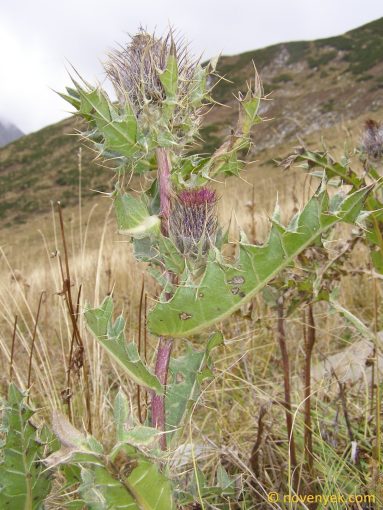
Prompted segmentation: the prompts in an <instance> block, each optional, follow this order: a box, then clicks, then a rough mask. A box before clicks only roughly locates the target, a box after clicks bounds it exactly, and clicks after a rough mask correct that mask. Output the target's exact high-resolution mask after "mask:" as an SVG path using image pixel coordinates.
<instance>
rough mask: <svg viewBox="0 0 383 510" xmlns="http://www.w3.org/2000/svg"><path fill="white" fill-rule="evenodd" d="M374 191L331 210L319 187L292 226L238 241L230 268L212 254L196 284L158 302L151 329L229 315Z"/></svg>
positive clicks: (169, 329)
mask: <svg viewBox="0 0 383 510" xmlns="http://www.w3.org/2000/svg"><path fill="white" fill-rule="evenodd" d="M370 190H371V187H366V188H363V189H361V190H358V191H356V192H354V193H352V194H350V195H347V196H346V197H345V198H344V197H343V198H342V200H341V201H340V202H339V203H337V207H336V209H335V210H331V211H330V210H329V198H328V195H327V191H325V190H320V191H319V192H318V193H316V194H315V195H314V196H313V197H312V198H311V200H310V201H309V202H308V204H307V205H306V207H305V208H304V209H303V211H302V212H301V214H299V215H298V216H297V217H296V218H295V219H294V221H292V222H291V223H290V225H289V227H288V228H284V227H282V226H278V225H275V224H274V225H273V226H272V228H271V231H270V235H269V239H268V242H267V243H266V244H264V245H263V246H255V245H251V244H244V243H239V258H238V260H237V261H236V263H235V264H233V265H232V266H223V265H222V264H220V262H219V261H217V260H216V259H214V258H210V260H209V261H208V263H207V267H206V270H205V273H204V275H203V277H202V279H201V281H200V282H198V284H196V285H191V284H190V283H187V284H184V285H182V284H180V285H179V286H178V288H177V290H176V292H175V293H174V296H173V297H172V298H171V300H170V301H168V302H164V303H158V304H157V305H156V306H155V307H154V309H153V310H152V311H151V312H150V313H149V317H148V326H149V329H150V331H151V332H152V333H154V334H156V335H159V336H160V335H162V336H172V337H176V338H181V337H186V336H190V335H194V334H196V333H199V332H201V331H203V330H204V329H206V328H209V327H211V326H213V325H214V324H216V323H217V322H220V321H222V320H223V319H225V318H226V317H228V316H230V315H231V314H232V313H233V312H235V311H236V310H238V309H239V308H240V307H241V306H242V305H244V304H245V303H247V302H248V301H249V300H250V299H252V298H253V296H254V295H255V294H256V293H257V292H259V291H260V290H261V289H262V288H263V287H264V286H265V285H267V283H268V282H270V281H271V280H272V279H273V278H275V276H277V275H278V273H280V272H281V271H282V270H283V269H284V268H285V267H287V266H289V265H290V264H292V262H293V261H294V259H295V257H296V256H297V255H299V253H301V252H302V251H303V250H304V249H306V248H307V247H308V246H310V245H312V244H313V243H314V242H315V241H316V240H317V239H318V238H320V236H321V235H322V234H323V233H324V232H326V231H327V230H328V229H329V228H330V227H331V226H333V225H335V224H336V223H337V222H339V221H354V220H355V218H356V217H357V215H358V214H359V213H360V211H361V208H362V206H363V203H364V200H365V198H366V196H367V194H368V193H369V191H370ZM334 203H335V202H334V201H332V204H334Z"/></svg>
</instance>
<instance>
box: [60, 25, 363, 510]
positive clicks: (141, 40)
mask: <svg viewBox="0 0 383 510" xmlns="http://www.w3.org/2000/svg"><path fill="white" fill-rule="evenodd" d="M105 70H106V73H107V76H108V77H109V78H110V80H111V82H112V84H113V86H114V89H115V91H116V95H117V99H118V100H117V102H114V101H112V100H111V99H110V98H109V97H108V95H107V94H106V92H105V91H103V90H102V89H101V88H100V87H92V86H91V85H89V84H87V83H85V82H83V81H82V82H81V83H79V82H78V81H76V80H73V83H74V87H70V88H68V89H67V93H66V94H62V96H63V97H64V98H65V99H66V100H67V101H68V102H70V103H71V104H72V105H73V106H74V107H75V108H76V110H77V111H78V114H79V115H80V116H81V117H83V118H84V119H85V121H86V122H87V123H88V126H89V130H88V131H86V132H84V133H82V135H83V137H84V138H85V139H86V140H87V142H88V143H90V144H93V145H94V147H95V148H96V150H97V151H98V153H99V155H100V157H102V158H104V159H105V160H107V161H108V162H109V165H110V166H112V167H113V168H114V170H115V173H116V186H115V190H114V191H113V192H112V193H111V194H110V197H111V199H112V200H113V202H114V206H115V212H116V220H117V227H118V231H119V232H120V234H121V235H124V236H127V237H128V238H129V240H130V241H131V243H132V247H133V251H134V254H135V256H136V258H137V259H138V260H141V261H145V262H146V263H147V270H148V272H149V273H150V275H151V276H152V277H154V278H155V279H156V280H157V282H158V283H159V285H160V286H161V289H162V290H161V293H160V295H159V296H158V299H157V302H156V304H155V305H154V307H153V308H152V309H151V310H150V312H149V316H148V328H149V331H150V333H151V334H153V335H155V336H157V337H158V347H157V354H156V362H155V367H154V370H152V369H151V368H150V367H148V366H147V365H146V363H145V362H144V361H143V360H142V359H141V357H140V353H139V352H138V349H137V346H136V344H135V343H134V342H126V340H125V337H124V319H123V317H122V316H119V317H118V318H117V319H115V320H114V319H113V300H112V298H111V297H107V298H106V299H105V300H104V302H103V303H102V305H101V306H100V307H98V308H94V309H92V308H90V307H88V308H87V310H86V312H85V318H86V321H87V324H88V327H89V329H90V330H91V332H92V333H93V334H94V336H95V338H96V340H97V341H98V342H99V343H100V344H101V345H102V346H103V347H104V348H105V349H106V350H107V351H108V352H109V354H110V355H111V356H112V357H113V358H114V360H115V361H116V362H117V363H118V364H119V365H120V366H121V367H122V368H123V369H124V370H125V371H126V373H127V374H128V376H130V377H131V378H132V379H133V380H134V381H135V382H136V383H137V384H139V385H140V386H142V387H144V388H146V389H147V390H149V392H150V393H151V416H150V421H149V420H148V421H147V423H146V424H145V427H148V428H149V429H150V431H151V433H152V435H153V437H155V438H156V440H157V439H158V443H157V442H156V446H153V445H152V450H151V455H152V456H153V455H154V456H157V457H158V458H159V459H160V460H162V461H163V460H164V458H163V457H161V456H160V455H159V454H158V451H157V450H156V447H158V446H160V449H161V450H167V449H169V448H173V447H174V446H175V442H176V439H177V437H178V436H179V434H178V433H179V432H180V431H182V426H183V424H184V422H185V418H186V416H187V414H188V410H189V407H190V402H191V401H193V400H195V399H196V397H197V396H198V393H199V390H200V384H201V381H203V380H204V379H205V378H206V377H211V376H212V351H213V349H214V348H215V347H218V346H219V345H221V344H222V343H223V335H222V333H221V332H220V331H219V329H218V325H219V324H221V323H222V321H224V320H225V319H226V318H228V317H229V316H230V315H231V314H232V313H233V312H235V311H236V310H238V309H239V308H241V306H243V305H244V304H246V303H247V302H249V301H250V300H251V299H252V298H253V296H254V295H256V293H258V292H259V291H260V290H262V289H263V288H264V287H265V286H266V285H267V284H268V283H269V282H271V281H272V280H274V279H275V278H276V276H277V275H278V274H279V273H280V272H281V271H283V270H284V269H285V268H287V267H290V266H291V265H293V264H294V260H295V258H296V257H297V256H298V255H299V254H300V253H302V252H303V251H304V250H305V249H307V248H308V247H309V246H310V245H312V244H313V243H315V242H318V240H319V239H320V238H321V236H322V235H323V234H324V233H325V232H327V231H328V230H329V229H331V228H332V227H333V226H334V225H335V224H336V223H338V222H340V221H344V222H348V223H354V222H355V221H357V219H358V217H359V215H360V213H361V209H362V206H363V203H364V201H365V200H366V197H367V195H368V193H369V191H370V188H369V187H367V186H359V187H358V188H357V189H355V190H353V192H352V193H349V194H337V195H335V196H333V197H331V198H330V197H329V195H328V193H327V190H326V179H323V180H322V183H321V184H320V185H319V187H318V191H317V192H316V193H315V195H314V196H313V197H312V198H311V199H310V201H309V202H308V203H307V204H306V205H305V207H304V208H303V210H302V211H301V212H299V213H297V214H296V215H295V216H294V217H293V218H292V219H291V221H290V223H289V224H288V225H287V226H285V225H283V224H282V223H281V221H280V219H279V217H278V215H277V214H275V215H274V217H273V219H272V227H271V230H270V234H269V238H268V240H267V242H266V243H264V244H263V245H253V244H251V243H249V242H248V241H247V240H246V238H245V237H243V238H242V239H241V240H240V241H239V242H237V243H236V256H234V257H232V258H227V257H226V256H225V255H224V253H225V252H224V251H223V248H224V245H225V244H227V243H228V239H227V236H226V235H225V234H223V233H222V228H221V227H220V226H219V221H218V216H217V202H218V200H219V197H218V195H217V193H216V191H215V190H214V188H213V186H212V183H213V182H214V181H215V180H220V179H223V178H225V177H226V176H238V175H239V174H240V172H241V170H242V169H243V168H244V167H245V166H246V163H245V162H244V161H242V160H241V159H240V155H241V154H243V153H244V152H245V151H246V150H248V149H249V148H250V146H251V145H252V139H251V136H252V132H253V128H254V127H255V126H256V125H257V124H258V123H259V122H260V121H261V118H260V117H259V115H258V110H259V106H260V102H261V99H262V86H261V84H260V80H259V78H258V76H257V74H256V73H255V76H254V80H253V81H252V82H251V83H248V84H247V87H246V91H245V92H244V93H239V94H238V96H237V97H236V100H237V103H238V109H239V116H238V122H237V125H236V127H235V129H233V130H232V132H231V135H230V136H229V137H228V139H227V140H225V141H224V142H223V143H222V145H221V146H219V147H217V148H216V150H215V151H214V152H213V153H212V154H211V155H200V154H191V153H190V150H189V149H190V147H191V146H192V144H193V143H194V142H195V140H196V139H197V137H198V132H199V128H200V124H201V120H202V118H203V113H204V112H205V111H206V109H207V108H208V107H211V105H212V104H213V105H214V100H213V99H212V98H211V95H212V92H213V87H214V85H213V83H214V80H216V79H219V77H216V76H215V63H214V62H210V63H209V64H207V65H205V66H203V65H201V63H200V61H199V60H198V59H195V58H192V57H191V56H190V54H189V51H188V48H187V46H185V45H184V44H183V43H182V42H180V41H176V40H175V36H174V33H173V32H172V31H170V32H168V33H167V34H165V36H163V37H158V36H156V35H153V34H149V33H147V32H145V31H144V30H142V29H141V30H140V31H139V33H138V34H137V35H135V36H133V37H132V38H131V41H130V43H129V44H128V45H127V46H126V47H122V48H120V49H118V50H116V51H113V52H111V54H110V55H109V57H108V59H107V61H106V63H105ZM133 176H137V178H141V177H144V180H143V181H141V182H144V185H143V189H142V192H141V193H133V192H132V191H131V190H130V192H129V189H128V186H129V182H130V179H131V178H132V177H133ZM192 338H193V339H194V340H195V342H198V343H199V345H200V346H201V348H200V349H198V350H197V349H194V348H193V347H192V346H191V344H190V342H189V340H190V339H192ZM175 340H177V341H178V342H179V343H180V350H182V347H183V354H182V355H181V356H180V357H178V358H173V357H172V356H171V354H172V350H173V344H174V341H175ZM121 441H122V442H124V439H122V440H121ZM137 454H138V453H137V451H135V455H137ZM138 455H139V454H138ZM145 508H146V507H145ZM148 508H149V507H148ZM169 508H170V506H169Z"/></svg>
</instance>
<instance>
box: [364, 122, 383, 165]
mask: <svg viewBox="0 0 383 510" xmlns="http://www.w3.org/2000/svg"><path fill="white" fill-rule="evenodd" d="M362 150H363V152H365V153H366V154H367V155H368V157H369V158H370V159H380V158H381V157H382V156H383V125H382V124H380V123H379V122H376V121H375V120H372V119H369V120H366V122H365V124H364V131H363V135H362Z"/></svg>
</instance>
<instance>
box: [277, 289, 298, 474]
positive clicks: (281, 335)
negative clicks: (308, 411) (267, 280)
mask: <svg viewBox="0 0 383 510" xmlns="http://www.w3.org/2000/svg"><path fill="white" fill-rule="evenodd" d="M277 313H278V341H279V348H280V350H281V355H282V363H283V378H284V389H285V400H284V402H283V406H284V408H285V411H286V427H287V438H288V441H289V451H290V461H291V466H292V467H293V468H295V467H296V465H297V458H296V454H295V440H294V433H293V416H292V409H291V388H290V362H289V354H288V351H287V343H286V332H285V317H284V303H283V297H280V298H279V299H278V304H277Z"/></svg>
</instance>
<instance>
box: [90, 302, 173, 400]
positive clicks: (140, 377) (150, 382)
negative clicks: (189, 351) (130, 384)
mask: <svg viewBox="0 0 383 510" xmlns="http://www.w3.org/2000/svg"><path fill="white" fill-rule="evenodd" d="M112 315H113V300H112V298H111V297H107V298H105V299H104V301H103V303H102V304H101V306H100V307H99V308H94V309H89V308H88V309H87V310H86V311H85V319H86V322H87V325H88V327H89V329H90V330H91V331H92V333H93V334H94V335H95V338H96V340H97V341H98V342H99V343H100V344H101V345H102V346H103V347H104V349H106V350H107V351H108V353H109V355H110V356H111V357H112V358H113V359H114V360H115V361H116V362H117V363H118V364H119V365H120V366H121V367H122V368H123V369H124V370H125V372H126V373H127V375H128V376H129V377H131V378H132V379H133V381H135V382H136V383H137V384H140V385H141V386H144V387H146V388H149V389H151V390H154V391H155V392H156V393H157V394H159V395H162V394H163V391H164V390H163V387H162V385H161V383H160V382H159V380H158V379H157V377H156V376H155V375H153V374H152V373H151V372H150V370H149V369H148V368H147V367H146V365H144V363H143V362H142V360H141V358H140V355H139V353H138V350H137V346H136V344H135V343H134V342H129V343H126V341H125V337H124V327H125V322H124V319H123V318H122V317H121V316H120V317H118V318H117V319H116V321H115V323H114V324H112Z"/></svg>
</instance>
